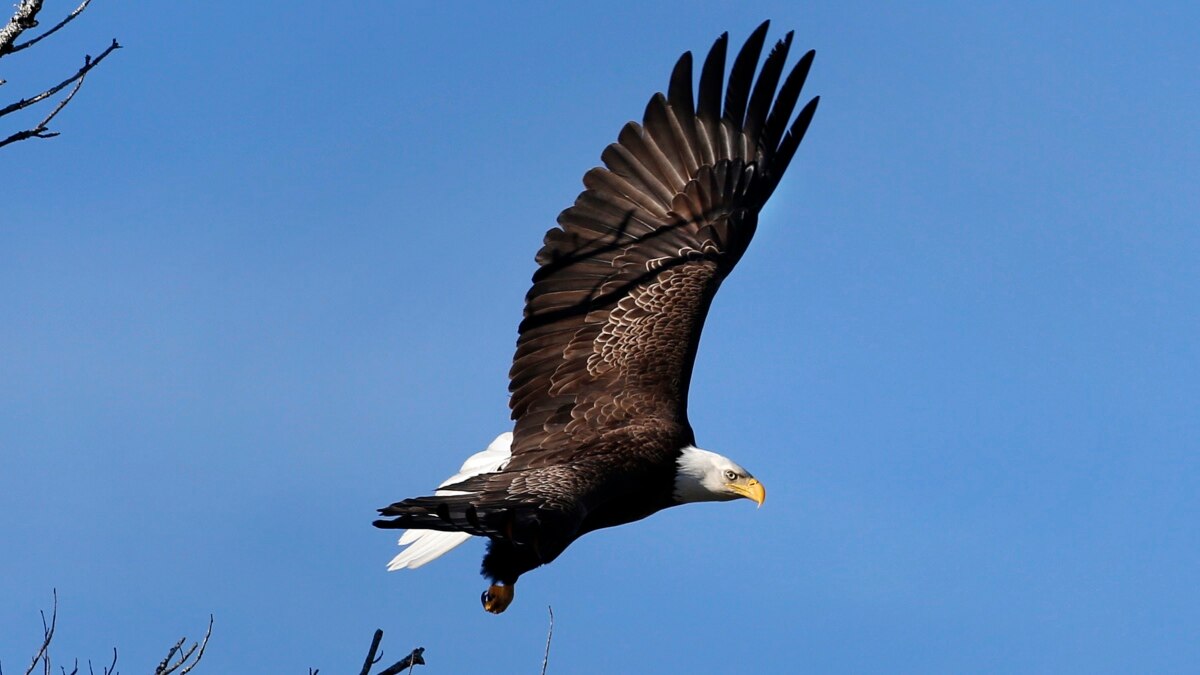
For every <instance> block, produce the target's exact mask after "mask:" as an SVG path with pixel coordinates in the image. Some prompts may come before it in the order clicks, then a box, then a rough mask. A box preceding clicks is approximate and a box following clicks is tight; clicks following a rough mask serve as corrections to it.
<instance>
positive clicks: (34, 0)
mask: <svg viewBox="0 0 1200 675" xmlns="http://www.w3.org/2000/svg"><path fill="white" fill-rule="evenodd" d="M40 11H42V0H21V2H20V3H18V4H17V11H16V12H14V13H13V15H12V18H11V19H9V20H8V23H7V24H6V25H5V26H4V28H0V56H4V55H5V54H7V53H9V52H11V51H12V46H13V43H14V42H16V40H17V36H19V35H20V34H21V33H23V32H25V31H26V30H28V29H30V28H33V27H35V26H37V25H38V22H37V15H38V12H40Z"/></svg>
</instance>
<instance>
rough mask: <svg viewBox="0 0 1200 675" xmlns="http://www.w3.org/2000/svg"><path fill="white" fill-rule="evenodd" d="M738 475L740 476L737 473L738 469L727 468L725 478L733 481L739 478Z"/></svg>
mask: <svg viewBox="0 0 1200 675" xmlns="http://www.w3.org/2000/svg"><path fill="white" fill-rule="evenodd" d="M737 477H738V475H737V472H736V471H733V470H731V469H726V470H725V480H731V481H732V480H737Z"/></svg>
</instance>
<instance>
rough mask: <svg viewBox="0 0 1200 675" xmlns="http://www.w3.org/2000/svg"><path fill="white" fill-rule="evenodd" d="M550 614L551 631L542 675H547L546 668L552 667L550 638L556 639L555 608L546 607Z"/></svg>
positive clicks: (547, 633) (547, 638) (543, 658)
mask: <svg viewBox="0 0 1200 675" xmlns="http://www.w3.org/2000/svg"><path fill="white" fill-rule="evenodd" d="M546 610H547V611H549V612H550V629H549V630H547V631H546V654H545V655H544V656H542V675H546V666H549V665H550V638H552V637H554V608H553V607H551V606H550V605H546Z"/></svg>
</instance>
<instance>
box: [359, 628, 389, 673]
mask: <svg viewBox="0 0 1200 675" xmlns="http://www.w3.org/2000/svg"><path fill="white" fill-rule="evenodd" d="M382 641H383V631H382V630H379V629H378V628H377V629H375V635H374V637H372V638H371V648H370V649H368V650H367V658H366V660H365V661H363V667H362V670H360V671H358V672H359V675H370V674H371V666H373V665H375V664H376V663H379V658H380V657H378V656H376V655H375V654H376V652H378V651H379V643H380V642H382Z"/></svg>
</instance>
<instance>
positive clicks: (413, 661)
mask: <svg viewBox="0 0 1200 675" xmlns="http://www.w3.org/2000/svg"><path fill="white" fill-rule="evenodd" d="M424 654H425V648H424V647H417V648H416V649H414V650H412V653H411V654H409V655H408V656H406V657H404V658H402V659H400V660H399V661H397V662H395V663H393V664H392V665H390V666H388V667H387V668H384V669H383V670H381V671H379V672H378V673H376V674H375V675H397V673H399V672H400V671H402V670H405V669H407V670H408V671H409V672H412V669H413V666H423V665H425V658H424V656H423V655H424Z"/></svg>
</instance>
